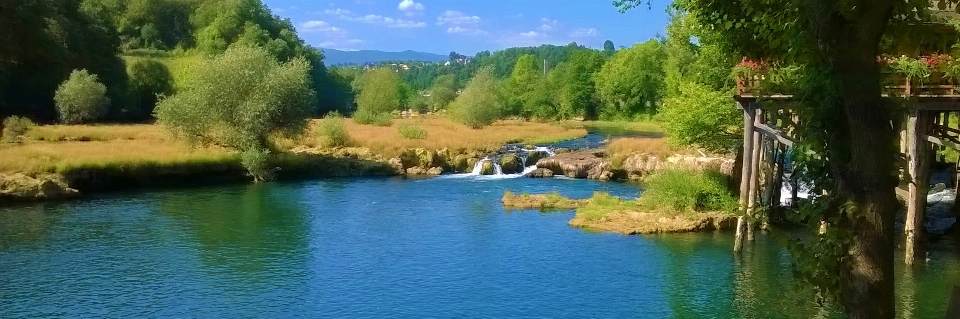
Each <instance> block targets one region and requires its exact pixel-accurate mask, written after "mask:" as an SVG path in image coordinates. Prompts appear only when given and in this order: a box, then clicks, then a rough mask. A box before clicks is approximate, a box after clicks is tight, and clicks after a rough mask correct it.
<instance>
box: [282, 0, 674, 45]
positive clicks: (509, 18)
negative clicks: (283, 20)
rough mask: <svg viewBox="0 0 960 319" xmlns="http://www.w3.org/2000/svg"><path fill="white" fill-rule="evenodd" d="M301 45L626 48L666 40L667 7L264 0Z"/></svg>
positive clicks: (562, 0)
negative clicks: (661, 36)
mask: <svg viewBox="0 0 960 319" xmlns="http://www.w3.org/2000/svg"><path fill="white" fill-rule="evenodd" d="M264 2H265V3H266V4H267V5H268V6H269V7H270V9H271V10H273V12H274V13H275V14H278V15H280V16H282V17H287V18H290V20H292V21H293V23H294V25H296V27H297V31H298V32H299V33H300V36H301V37H302V38H303V39H304V40H306V41H307V43H309V44H311V45H313V46H317V47H322V48H333V49H346V50H361V49H371V50H383V51H403V50H415V51H423V52H431V53H439V54H444V55H446V54H447V53H449V52H450V51H457V52H459V53H461V54H466V55H473V54H475V53H477V52H479V51H482V50H490V51H494V50H499V49H503V48H509V47H515V46H536V45H540V44H543V43H548V44H557V45H565V44H567V43H570V42H573V41H576V42H577V43H579V44H583V45H586V46H588V47H593V48H600V47H601V46H602V45H603V41H604V40H607V39H610V40H612V41H613V43H614V44H615V45H616V46H617V47H620V46H630V45H632V44H634V43H637V42H643V41H646V40H648V39H650V38H652V37H655V36H656V35H658V34H664V27H665V26H666V24H667V22H668V20H669V19H668V17H667V14H666V12H665V9H666V6H667V4H668V3H669V2H667V1H664V0H653V8H652V9H647V7H646V6H643V7H640V8H635V9H633V10H630V11H628V12H627V13H623V14H621V13H619V12H618V11H617V8H615V7H614V6H613V5H612V2H613V1H612V0H554V1H544V0H541V1H536V0H487V1H459V0H457V1H453V0H402V1H401V0H338V1H330V0H326V1H324V0H320V1H302V0H264Z"/></svg>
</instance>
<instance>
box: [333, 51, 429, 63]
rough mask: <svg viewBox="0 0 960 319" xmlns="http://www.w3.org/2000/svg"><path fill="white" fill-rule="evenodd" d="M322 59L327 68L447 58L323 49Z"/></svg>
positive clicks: (410, 53)
mask: <svg viewBox="0 0 960 319" xmlns="http://www.w3.org/2000/svg"><path fill="white" fill-rule="evenodd" d="M323 54H324V59H323V64H326V65H328V66H331V65H338V64H363V63H376V62H381V61H426V62H438V61H446V60H447V58H448V56H446V55H440V54H433V53H426V52H417V51H411V50H407V51H403V52H384V51H376V50H359V51H342V50H334V49H323Z"/></svg>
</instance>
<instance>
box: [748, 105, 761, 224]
mask: <svg viewBox="0 0 960 319" xmlns="http://www.w3.org/2000/svg"><path fill="white" fill-rule="evenodd" d="M762 118H763V110H760V109H757V111H756V113H755V115H754V125H756V124H761V122H762V120H761V119H762ZM763 140H764V137H763V136H761V135H760V133H759V132H754V133H753V155H751V156H750V160H751V162H750V192H749V193H748V194H747V217H748V218H747V223H746V224H747V240H749V241H753V222H752V221H751V220H752V219H753V218H754V217H755V216H753V215H754V212H755V210H756V207H757V191H758V188H759V186H760V185H759V180H760V178H759V177H760V154H761V153H760V149H761V148H762V147H763Z"/></svg>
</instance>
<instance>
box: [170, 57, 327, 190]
mask: <svg viewBox="0 0 960 319" xmlns="http://www.w3.org/2000/svg"><path fill="white" fill-rule="evenodd" d="M309 72H310V64H309V63H308V62H307V61H305V60H303V59H299V58H298V59H293V60H291V61H289V62H286V63H282V64H281V63H278V62H277V61H276V60H275V59H274V58H273V56H271V55H270V54H269V53H268V52H267V51H266V50H264V49H262V48H252V47H244V46H235V47H232V48H230V49H228V50H227V51H226V52H224V53H223V54H222V55H219V56H216V57H214V58H212V59H209V60H205V61H203V62H202V63H200V64H199V65H198V66H197V67H196V71H195V73H196V74H195V79H194V81H193V84H192V85H190V86H189V87H187V88H186V89H185V90H183V91H182V92H178V93H176V94H174V95H172V96H170V97H169V98H165V99H163V100H162V101H160V103H159V104H157V109H156V115H157V119H158V120H159V122H160V124H162V125H163V126H164V127H165V128H166V129H167V130H168V131H170V132H171V133H172V134H173V135H175V136H177V137H180V138H183V139H186V140H187V141H190V142H192V143H215V144H219V145H222V146H226V147H230V148H234V149H237V150H239V151H241V152H242V153H244V155H243V156H245V157H247V158H249V159H250V160H249V161H247V160H245V162H246V163H256V162H255V161H253V159H256V156H266V151H265V150H266V149H268V146H269V145H268V144H269V143H268V139H269V137H270V136H272V135H274V134H277V135H281V136H288V137H291V136H296V135H300V134H302V133H303V131H304V130H305V129H306V128H307V124H308V123H309V119H310V116H311V114H313V113H314V101H316V97H315V96H314V92H313V89H312V87H311V81H310V75H309ZM255 152H259V153H257V154H260V155H256V154H254V153H255ZM254 155H256V156H254ZM244 166H245V167H248V169H249V168H255V166H247V165H246V164H245V165H244ZM250 173H251V175H252V176H254V179H255V180H262V179H265V178H269V177H270V174H263V172H254V171H252V170H251V171H250Z"/></svg>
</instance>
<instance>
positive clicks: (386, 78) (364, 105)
mask: <svg viewBox="0 0 960 319" xmlns="http://www.w3.org/2000/svg"><path fill="white" fill-rule="evenodd" d="M401 85H402V83H401V82H400V78H399V77H397V74H396V72H394V71H392V70H390V69H387V68H380V69H377V70H374V71H371V72H367V73H365V74H364V75H363V77H362V78H360V84H359V88H360V95H359V96H357V112H356V113H355V114H354V115H353V120H354V121H356V122H357V123H360V124H373V123H374V121H373V120H375V119H382V117H383V114H389V113H390V112H393V111H395V110H398V109H399V108H400V100H401V98H402V95H401V91H400V90H401ZM381 123H382V122H381Z"/></svg>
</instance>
